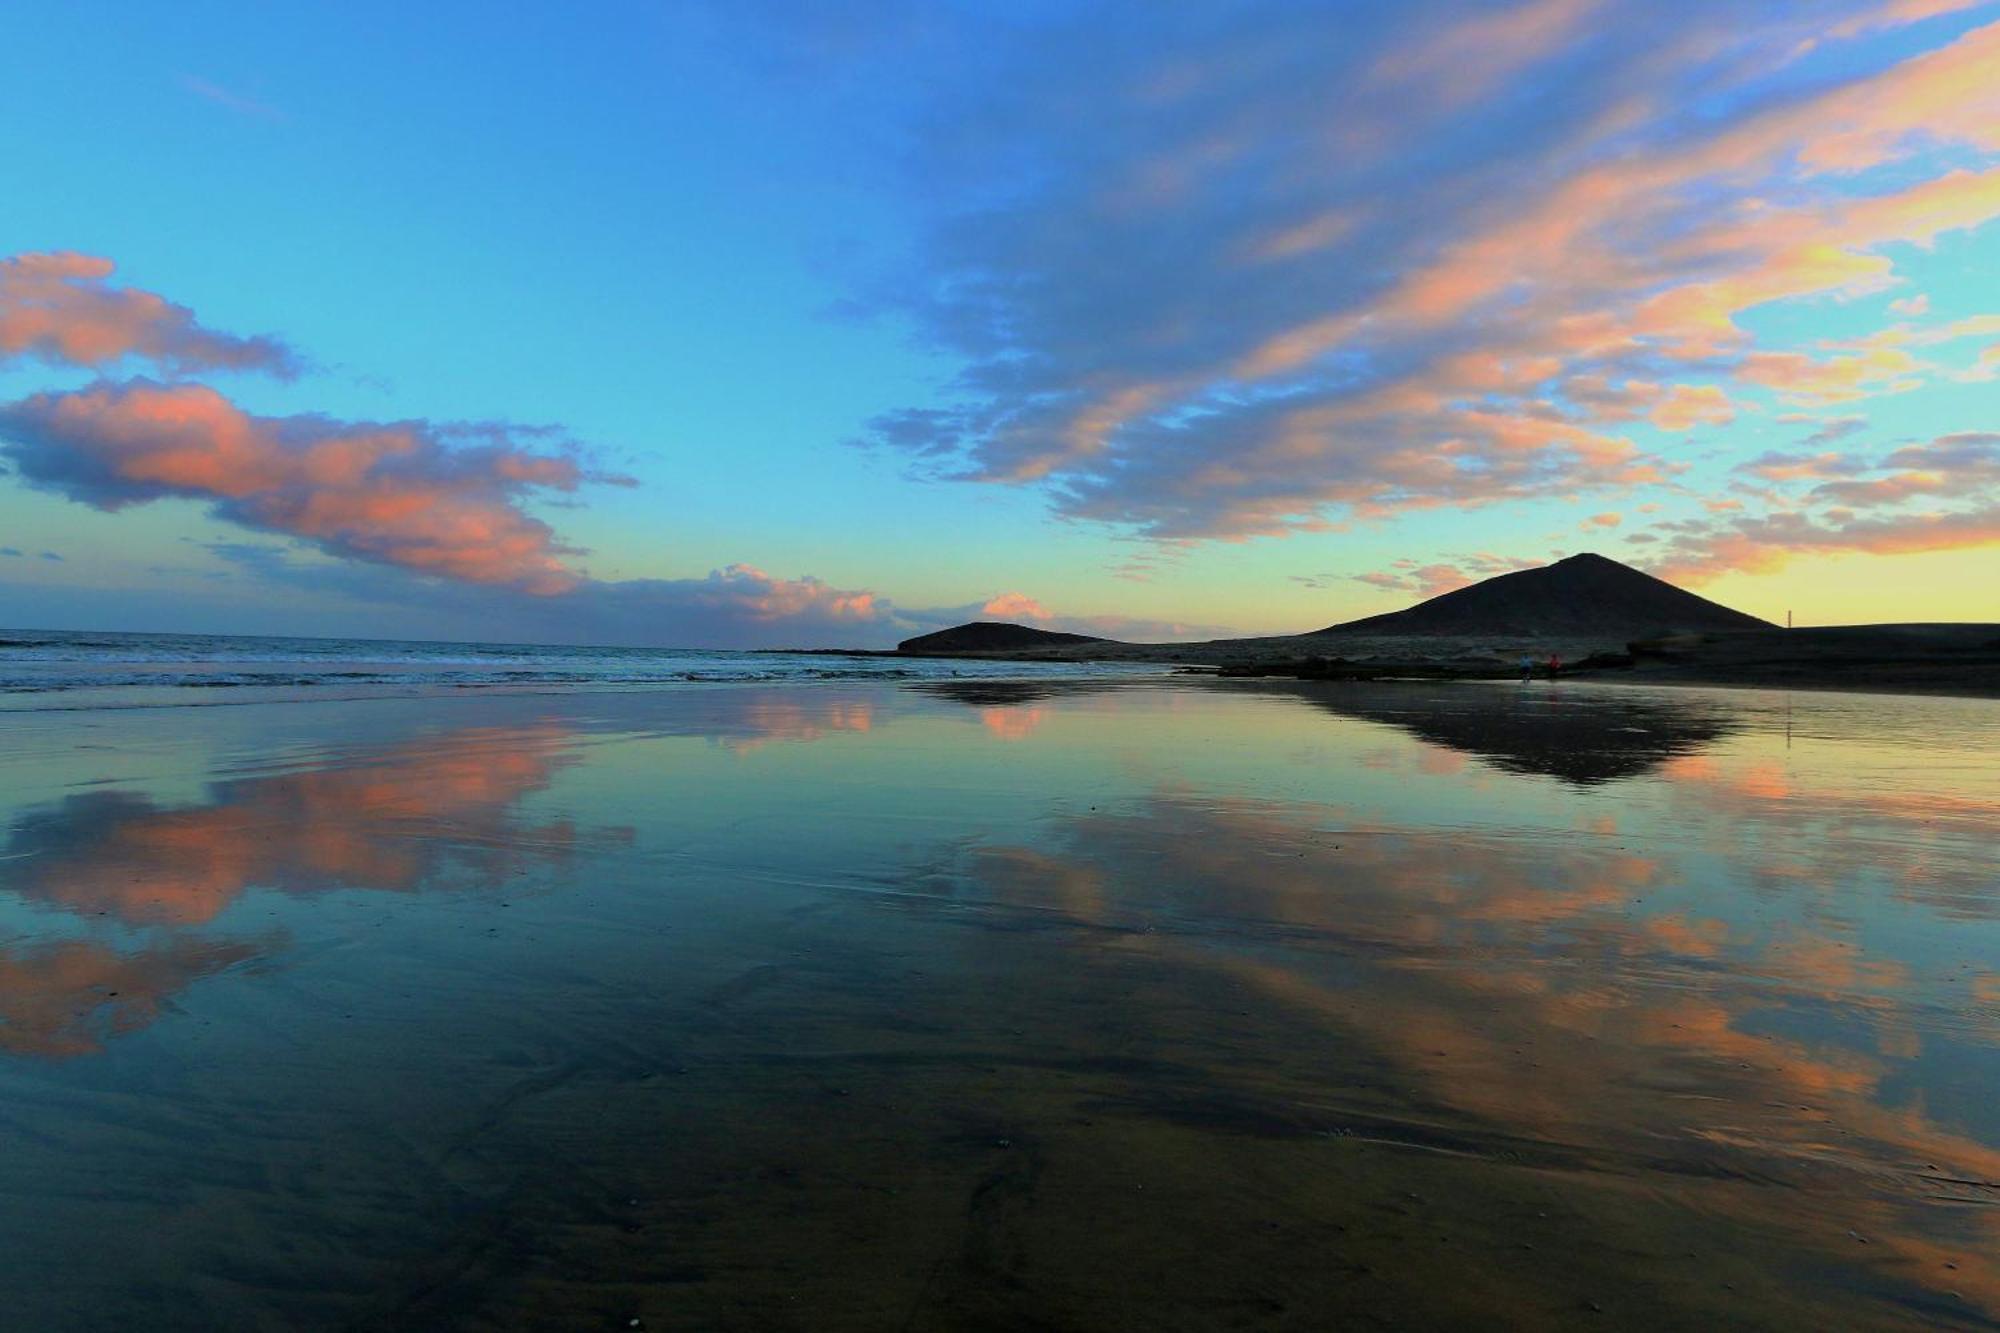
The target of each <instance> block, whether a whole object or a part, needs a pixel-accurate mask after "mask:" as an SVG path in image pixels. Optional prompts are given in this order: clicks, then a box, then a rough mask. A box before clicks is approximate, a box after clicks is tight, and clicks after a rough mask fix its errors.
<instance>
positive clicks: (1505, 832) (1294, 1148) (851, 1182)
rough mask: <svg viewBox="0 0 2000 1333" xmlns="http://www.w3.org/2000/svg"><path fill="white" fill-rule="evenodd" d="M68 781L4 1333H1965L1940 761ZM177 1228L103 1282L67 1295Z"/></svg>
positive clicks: (35, 795) (293, 751)
mask: <svg viewBox="0 0 2000 1333" xmlns="http://www.w3.org/2000/svg"><path fill="white" fill-rule="evenodd" d="M224 711H227V712H228V713H230V714H232V715H235V716H232V717H230V718H229V719H228V720H227V721H224V720H222V719H221V718H220V717H219V716H218V717H217V718H215V719H211V720H206V721H205V720H203V719H200V718H193V717H190V716H189V714H192V713H196V712H209V713H215V714H218V715H219V714H220V713H222V712H224ZM45 725H46V724H45ZM204 728H207V730H204ZM197 733H199V734H202V735H205V736H208V737H209V739H210V744H211V747H212V748H211V751H208V752H199V751H190V750H189V748H188V747H187V746H186V745H185V744H183V742H184V741H185V739H186V738H187V737H188V736H191V735H194V734H197ZM63 734H65V733H61V732H59V731H55V730H50V731H49V732H48V733H47V737H46V739H47V740H48V742H49V748H48V750H47V752H46V753H47V762H43V761H42V758H41V757H40V753H39V752H38V751H37V748H36V745H37V742H36V741H35V739H34V737H33V736H31V735H30V736H25V737H24V736H22V735H17V736H16V738H15V739H14V740H12V741H11V742H9V743H8V746H7V748H6V749H4V750H0V782H4V784H5V785H4V786H0V816H4V818H5V820H6V826H5V829H4V831H0V836H4V839H5V841H4V843H3V844H0V857H4V858H5V859H0V1096H4V1097H5V1098H6V1104H7V1105H9V1106H10V1107H11V1108H12V1110H11V1111H10V1115H11V1116H12V1118H13V1120H14V1122H15V1123H16V1125H17V1126H18V1127H19V1128H21V1129H23V1130H24V1131H26V1132H28V1133H30V1134H31V1135H35V1136H39V1141H41V1142H43V1143H44V1146H45V1150H44V1151H41V1152H38V1153H36V1154H31V1155H29V1156H28V1157H25V1158H17V1159H14V1160H12V1161H10V1162H7V1163H0V1188H4V1189H6V1190H7V1192H8V1194H9V1195H10V1197H12V1198H14V1199H16V1200H19V1201H22V1202H23V1205H24V1207H23V1208H21V1209H16V1210H15V1213H16V1221H15V1222H13V1223H0V1242H5V1243H6V1244H5V1245H0V1253H11V1254H12V1255H13V1256H14V1257H13V1258H12V1260H7V1259H0V1281H4V1282H5V1284H6V1285H7V1287H8V1289H9V1290H10V1291H11V1290H25V1291H28V1292H30V1293H31V1296H30V1298H29V1299H28V1302H27V1304H26V1305H25V1306H24V1311H25V1312H26V1313H28V1314H36V1313H37V1312H41V1313H46V1312H48V1311H52V1310H58V1309H66V1308H71V1306H73V1304H74V1303H75V1302H76V1301H79V1300H96V1301H100V1302H102V1304H103V1308H104V1309H105V1310H106V1311H107V1312H110V1313H115V1314H117V1315H120V1316H122V1317H125V1318H129V1319H131V1320H135V1321H138V1322H140V1323H145V1324H148V1325H149V1326H153V1327H161V1328H173V1327H202V1326H205V1324H213V1323H217V1322H227V1321H232V1320H234V1321H239V1322H240V1321H245V1320H251V1319H265V1320H270V1319H288V1320H293V1321H305V1322H312V1321H313V1320H322V1321H335V1320H354V1319H363V1320H366V1319H370V1318H373V1319H377V1320H378V1321H379V1320H384V1319H388V1320H390V1322H394V1320H395V1319H399V1318H400V1319H403V1320H405V1321H406V1322H407V1321H414V1322H416V1323H421V1324H424V1325H425V1326H441V1327H449V1326H456V1324H455V1321H457V1320H459V1319H460V1318H461V1317H462V1318H463V1319H464V1320H465V1321H466V1322H467V1324H468V1326H477V1325H478V1324H479V1321H480V1320H481V1319H485V1320H487V1321H488V1322H492V1321H494V1320H496V1319H499V1316H498V1315H497V1314H496V1313H495V1311H497V1310H501V1309H505V1310H510V1311H514V1312H515V1313H516V1314H518V1313H520V1312H521V1311H529V1310H532V1311H534V1312H535V1313H536V1317H538V1318H540V1319H541V1320H543V1321H544V1322H545V1323H547V1324H548V1325H549V1326H555V1327H562V1326H570V1325H572V1324H574V1325H575V1326H596V1325H595V1324H592V1323H591V1322H590V1321H591V1320H593V1319H594V1320H597V1322H598V1323H602V1322H604V1321H605V1320H606V1319H610V1318H613V1317H614V1316H615V1317H617V1322H620V1323H622V1322H623V1321H624V1319H626V1318H632V1317H639V1316H640V1315H641V1314H643V1315H644V1317H645V1318H646V1320H647V1324H648V1326H652V1327H660V1326H667V1327H672V1326H685V1327H713V1326H728V1325H730V1324H732V1323H735V1324H740V1325H743V1326H753V1325H757V1324H760V1323H761V1324H774V1323H775V1324H784V1323H786V1322H787V1319H786V1318H785V1317H784V1316H783V1312H784V1311H785V1310H786V1309H787V1308H788V1307H787V1305H786V1304H785V1302H786V1301H789V1300H790V1299H792V1298H794V1297H796V1296H798V1295H799V1293H801V1292H806V1293H810V1296H811V1299H813V1300H814V1301H816V1302H818V1305H817V1307H816V1308H818V1309H820V1310H821V1311H822V1313H823V1314H824V1316H825V1320H826V1322H828V1323H831V1324H840V1323H847V1324H851V1325H853V1326H878V1325H879V1324H880V1323H881V1322H883V1321H884V1320H886V1321H887V1322H888V1323H889V1324H890V1326H895V1325H897V1324H898V1323H901V1322H902V1321H904V1320H905V1319H906V1318H909V1317H913V1318H914V1322H912V1323H910V1324H909V1326H912V1327H923V1326H960V1325H973V1326H992V1325H999V1324H1007V1323H1013V1322H1018V1321H1019V1320H1021V1319H1024V1318H1028V1317H1031V1316H1037V1315H1039V1316H1042V1317H1047V1318H1049V1319H1051V1320H1053V1321H1054V1322H1057V1323H1063V1322H1065V1321H1067V1322H1070V1323H1075V1324H1079V1325H1104V1324H1107V1323H1118V1322H1128V1323H1130V1324H1131V1325H1132V1326H1135V1327H1136V1326H1162V1325H1163V1324H1165V1325H1171V1324H1172V1323H1173V1322H1174V1318H1177V1317H1181V1316H1174V1315H1173V1314H1172V1312H1173V1311H1181V1312H1182V1314H1183V1315H1185V1313H1186V1311H1189V1310H1197V1311H1199V1310H1204V1309H1205V1310H1207V1311H1208V1314H1209V1315H1211V1316H1213V1318H1207V1317H1197V1316H1194V1315H1187V1316H1186V1317H1187V1318H1191V1319H1193V1320H1194V1322H1195V1323H1198V1324H1205V1323H1210V1322H1232V1321H1233V1322H1244V1323H1249V1324H1257V1323H1260V1322H1266V1323H1279V1324H1282V1323H1283V1322H1284V1320H1285V1319H1291V1320H1293V1321H1294V1322H1295V1323H1297V1325H1298V1326H1301V1327H1311V1326H1319V1325H1318V1324H1317V1323H1316V1318H1320V1317H1325V1316H1328V1315H1330V1314H1339V1315H1340V1316H1342V1317H1346V1318H1351V1319H1353V1320H1355V1321H1357V1322H1360V1323H1363V1324H1365V1323H1366V1321H1368V1320H1370V1319H1374V1318H1376V1317H1378V1316H1386V1315H1388V1314H1390V1313H1394V1312H1399V1311H1400V1312H1401V1314H1402V1316H1403V1317H1404V1319H1405V1320H1406V1321H1407V1322H1411V1323H1416V1324H1422V1323H1423V1322H1424V1321H1425V1320H1426V1319H1430V1320H1433V1321H1445V1322H1453V1321H1456V1322H1464V1321H1466V1320H1468V1319H1471V1320H1473V1321H1474V1322H1477V1321H1479V1320H1481V1319H1484V1320H1486V1321H1487V1322H1495V1323H1505V1324H1510V1325H1512V1326H1562V1325H1563V1324H1565V1323H1566V1322H1567V1321H1568V1320H1570V1319H1572V1318H1574V1317H1576V1316H1577V1314H1578V1312H1579V1311H1583V1312H1585V1313H1590V1311H1589V1306H1590V1305H1592V1304H1597V1305H1605V1304H1606V1303H1607V1302H1608V1303H1609V1304H1610V1305H1611V1307H1613V1308H1612V1309H1611V1310H1610V1313H1611V1314H1612V1315H1613V1316H1614V1317H1616V1316H1617V1315H1618V1314H1619V1312H1620V1311H1621V1310H1622V1311H1623V1312H1624V1314H1625V1317H1626V1319H1627V1322H1628V1325H1629V1324H1630V1323H1642V1324H1651V1325H1656V1326H1662V1327H1682V1326H1685V1327H1704V1326H1711V1325H1713V1324H1714V1323H1715V1322H1717V1321H1729V1320H1735V1321H1738V1322H1739V1323H1740V1324H1742V1325H1743V1326H1751V1327H1760V1326H1771V1327H1778V1326H1785V1325H1787V1324H1791V1325H1794V1326H1796V1325H1797V1324H1798V1323H1799V1322H1800V1321H1807V1322H1810V1321H1814V1320H1819V1321H1822V1323H1824V1321H1826V1320H1829V1319H1832V1320H1836V1321H1843V1320H1844V1321H1846V1322H1847V1323H1849V1324H1851V1325H1853V1326H1859V1327H1874V1326H1880V1327H1902V1326H1908V1327H1919V1326H1924V1325H1925V1324H1927V1323H1932V1322H1946V1323H1948V1324H1954V1323H1955V1324H1958V1325H1962V1326H1966V1327H1983V1326H1988V1325H1989V1324H1990V1323H1991V1322H1992V1321H1994V1320H1995V1319H2000V1279H1996V1277H1995V1271H1996V1269H1995V1265H1994V1259H1995V1256H1996V1255H2000V1112H1996V1111H1995V1109H1994V1108H1995V1106H1996V1105H2000V961H1996V960H2000V897H1996V894H1995V889H1994V881H1995V878H1996V876H1995V873H1994V870H1995V854H1994V852H1993V850H1992V829H1993V828H1994V826H1995V821H1996V818H2000V774H1996V773H1995V772H1993V770H1992V766H1991V765H1990V764H1988V763H1984V762H1982V761H1981V756H1982V755H1990V754H1991V753H1992V752H1993V749H1994V746H1995V745H1996V743H2000V721H1996V716H1995V714H1994V713H1993V712H1992V707H1991V705H1988V704H1983V703H1966V702H1957V701H1949V700H1931V699H1909V700H1894V699H1891V700H1875V701H1871V702H1870V703H1869V704H1868V705H1867V706H1866V707H1863V706H1861V705H1858V704H1857V703H1856V702H1855V700H1854V698H1853V697H1851V696H1821V697H1817V698H1814V697H1806V696H1800V697H1796V698H1793V699H1790V700H1785V699H1783V698H1782V697H1781V696H1767V695H1757V694H1728V693H1722V692H1709V691H1686V692H1680V693H1675V692H1666V691H1662V692H1647V693H1642V692H1636V691H1588V690H1574V689H1557V688H1554V687H1550V686H1546V685H1541V684H1538V685H1535V686H1532V687H1525V688H1522V689H1513V688H1509V689H1506V690H1500V689H1488V688H1486V687H1474V688H1470V689H1457V690H1452V689H1449V688H1443V689H1441V688H1440V687H1435V686H1414V687H1409V688H1398V687H1393V686H1383V687H1374V686H1362V687H1356V686H1339V685H1335V686H1297V687H1294V686H1290V685H1275V684H1272V683H1267V682H1246V683H1243V684H1242V687H1241V688H1236V687H1235V686H1234V684H1233V683H1224V684H1216V683H1213V682H1199V681H1189V682H1182V683H1179V684H1176V685H1171V686H1153V687H1147V688H1122V689H1121V688H1093V689H1079V690H1071V691H1041V690H1024V691H1009V690H1008V689H1006V688H1005V687H1003V686H998V685H995V684H994V683H991V682H980V683H977V684H976V685H968V686H967V687H966V688H965V689H963V690H958V691H954V690H953V689H951V688H949V683H947V685H945V686H932V687H928V688H925V689H922V690H914V689H894V688H870V689H865V690H864V689H853V688H849V687H841V686H825V687H817V686H808V687H787V688H781V689H766V688H758V687H742V688H727V689H712V690H689V691H683V692H679V693H674V694H659V695H623V696H586V695H577V696H569V697H560V696H544V697H537V698H533V699H514V700H497V699H484V700H478V699H467V700H463V701H456V700H452V701H442V702H439V701H423V702H421V703H416V702H396V701H387V702H382V703H374V704H336V705H330V706H326V707H323V708H318V709H315V708H313V707H311V706H295V707H256V708H247V709H231V710H156V711H152V712H148V713H146V715H144V716H132V717H126V718H105V717H102V716H100V717H98V718H96V719H94V725H93V727H92V729H91V735H92V736H93V744H95V745H97V746H98V747H99V749H100V752H101V755H102V757H101V758H98V759H89V760H87V761H86V760H83V759H79V758H78V757H77V755H76V754H75V753H73V752H62V753H61V754H59V752H58V750H57V749H56V746H55V740H56V738H58V737H60V736H61V735H63ZM216 737H222V738H224V739H223V740H217V739H215V738H216ZM225 741H226V743H225ZM1913 753H1921V754H1922V756H1923V759H1922V762H1921V763H1920V764H1913V763H1912V762H1911V756H1912V754H1913ZM189 754H196V755H197V757H196V758H187V757H186V756H188V755H189ZM79 765H81V767H79ZM383 890H387V891H389V892H387V893H383V892H381V891H383ZM246 1173H247V1174H246ZM109 1179H116V1180H118V1181H120V1182H122V1183H121V1184H120V1185H119V1187H118V1189H119V1191H121V1193H120V1198H121V1200H122V1201H121V1202H120V1203H118V1204H117V1205H116V1206H115V1207H113V1206H109V1205H93V1204H92V1203H91V1202H90V1200H91V1199H92V1198H93V1197H95V1195H94V1193H93V1191H97V1192H99V1193H101V1191H102V1189H103V1188H104V1186H105V1182H106V1181H107V1180H109ZM253 1179H254V1180H255V1181H258V1182H262V1183H260V1184H251V1183H249V1182H250V1181H252V1180H253ZM1253 1180H1254V1181H1258V1182H1261V1183H1260V1184H1259V1186H1258V1188H1257V1189H1255V1190H1249V1189H1248V1182H1251V1181H1253ZM1121 1182H1124V1183H1121ZM1147 1183H1150V1184H1151V1186H1152V1189H1153V1191H1154V1193H1153V1195H1152V1196H1151V1199H1150V1201H1149V1200H1148V1196H1146V1195H1143V1194H1138V1193H1136V1190H1137V1189H1138V1188H1140V1187H1143V1185H1145V1184H1147ZM196 1198H200V1199H205V1200H208V1201H209V1202H208V1204H205V1205H204V1210H203V1211H202V1212H201V1213H200V1214H199V1216H200V1217H201V1218H203V1219H205V1220H203V1221H200V1222H197V1223H192V1224H189V1225H187V1226H186V1227H185V1228H184V1229H183V1230H182V1231H181V1232H177V1233H176V1236H177V1238H176V1239H175V1240H173V1241H172V1242H171V1243H167V1244H165V1245H164V1248H162V1249H160V1250H159V1252H158V1253H157V1254H156V1255H154V1257H152V1258H149V1259H146V1260H140V1259H137V1258H134V1259H131V1260H129V1261H126V1262H127V1264H128V1265H129V1270H130V1271H121V1270H118V1269H117V1265H116V1264H115V1263H113V1265H112V1268H113V1272H112V1277H111V1278H110V1279H108V1280H107V1279H106V1278H105V1276H104V1274H103V1272H102V1271H100V1270H99V1269H97V1268H91V1269H90V1271H88V1272H86V1271H84V1270H83V1269H82V1268H80V1267H79V1266H78V1265H77V1263H76V1262H75V1261H74V1260H73V1259H66V1258H65V1256H66V1255H69V1254H70V1252H71V1247H73V1246H74V1245H75V1244H76V1243H77V1242H78V1240H79V1239H80V1238H82V1237H87V1236H97V1235H99V1234H110V1235H113V1236H121V1235H127V1233H128V1232H129V1236H132V1237H136V1236H138V1235H141V1234H150V1233H151V1231H153V1230H156V1229H157V1228H158V1226H160V1225H161V1224H162V1223H163V1221H164V1220H165V1219H167V1218H169V1217H179V1218H186V1217H187V1216H189V1214H188V1213H187V1212H186V1210H187V1208H188V1207H189V1205H190V1200H192V1199H196ZM627 1200H629V1202H627ZM36 1204H39V1205H40V1207H39V1209H37V1208H36V1207H32V1206H29V1205H36ZM28 1213H33V1214H35V1215H36V1216H37V1217H38V1218H39V1219H40V1221H39V1223H38V1225H37V1226H36V1227H34V1228H26V1227H25V1226H24V1225H23V1224H21V1223H20V1221H19V1218H20V1217H21V1216H25V1215H26V1214H28ZM1274 1219H1276V1220H1274ZM107 1228H108V1232H107ZM496 1228H497V1230H496ZM941 1237H943V1238H945V1239H946V1240H948V1242H949V1243H945V1244H942V1245H941V1243H940V1238H941ZM482 1238H483V1239H482ZM301 1256H304V1257H301ZM424 1256H434V1257H433V1258H426V1257H424ZM94 1262H97V1263H102V1262H105V1261H103V1260H102V1259H101V1258H100V1259H99V1260H97V1261H94ZM1245 1274H1248V1275H1252V1276H1243V1275H1245ZM1443 1274H1451V1275H1453V1281H1452V1282H1448V1283H1445V1282H1440V1281H1439V1277H1440V1275H1443ZM1238 1288H1241V1290H1238ZM1224 1289H1228V1291H1229V1292H1233V1293H1234V1294H1229V1295H1227V1296H1226V1298H1225V1295H1224ZM358 1290H367V1291H371V1292H375V1293H377V1295H375V1296H371V1297H369V1298H368V1299H367V1300H362V1299H361V1298H359V1297H355V1296H352V1294H351V1293H352V1292H354V1291H358ZM394 1291H404V1292H406V1293H412V1294H410V1295H409V1297H408V1299H409V1300H410V1301H413V1302H416V1303H415V1304H411V1305H408V1306H398V1305H395V1304H394V1303H393V1302H391V1304H389V1305H386V1306H385V1305H383V1304H381V1302H382V1301H384V1300H389V1299H390V1298H389V1297H388V1296H385V1295H382V1294H381V1293H384V1292H394ZM343 1292H347V1293H349V1295H342V1294H341V1293H343ZM426 1292H427V1293H431V1294H430V1295H425V1296H421V1297H420V1296H419V1295H417V1294H414V1293H426ZM440 1292H442V1293H445V1294H446V1296H448V1297H449V1301H457V1302H460V1303H461V1305H460V1306H456V1307H454V1306H451V1305H450V1303H449V1301H447V1303H446V1304H445V1305H439V1304H437V1302H438V1301H439V1300H444V1299H445V1297H443V1296H439V1295H438V1293H440ZM34 1293H40V1294H39V1295H34ZM92 1293H95V1295H92ZM148 1293H150V1294H148ZM162 1293H170V1294H171V1293H177V1294H175V1295H171V1296H170V1295H163V1294H162ZM871 1293H872V1294H871ZM1641 1297H1643V1299H1641ZM1211 1300H1213V1301H1217V1302H1220V1304H1215V1305H1213V1306H1208V1305H1203V1304H1202V1303H1203V1302H1208V1301H1211ZM1634 1301H1639V1304H1637V1305H1634V1304H1632V1302H1634ZM1190 1302H1192V1303H1193V1304H1190ZM1621 1302H1623V1304H1621ZM1638 1310H1644V1311H1645V1312H1646V1313H1645V1314H1644V1316H1643V1317H1641V1316H1640V1315H1638V1314H1637V1313H1636V1312H1637V1311H1638ZM481 1312H483V1313H481ZM1260 1312H1261V1313H1260ZM475 1315H476V1316H477V1317H475ZM1281 1315H1282V1316H1283V1317H1282V1318H1281V1317H1280V1316H1281ZM600 1316H601V1317H600ZM1128 1316H1129V1318H1128ZM1299 1321H1303V1322H1299Z"/></svg>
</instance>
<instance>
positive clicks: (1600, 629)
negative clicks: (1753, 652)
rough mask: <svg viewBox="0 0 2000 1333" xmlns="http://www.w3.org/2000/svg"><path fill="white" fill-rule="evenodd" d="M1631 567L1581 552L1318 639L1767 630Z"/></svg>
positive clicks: (1630, 635) (1330, 631) (1756, 621)
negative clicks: (1338, 635)
mask: <svg viewBox="0 0 2000 1333" xmlns="http://www.w3.org/2000/svg"><path fill="white" fill-rule="evenodd" d="M1774 628H1776V627H1775V626H1774V625H1772V624H1771V622H1770V621H1768V620H1759V619H1758V618H1757V617H1755V616H1751V615H1745V614H1744V613H1743V612H1741V611H1733V610H1731V609H1730V608H1728V607H1726V606H1723V605H1721V604H1720V603H1718V602H1711V601H1709V600H1708V599H1707V598H1706V597H1697V596H1695V595H1694V594H1693V593H1691V592H1688V591H1686V590H1685V589H1682V588H1676V587H1675V586H1674V585H1673V584H1671V583H1668V582H1666V581H1664V580H1662V579H1656V578H1654V577H1653V576H1652V575H1651V574H1644V573H1641V572H1640V571H1638V570H1636V569H1634V568H1632V567H1631V566H1630V565H1621V564H1619V563H1618V562H1617V561H1616V560H1610V559H1607V558H1606V557H1604V556H1601V555H1596V554H1592V553H1588V552H1586V553H1585V554H1583V555H1573V556H1570V557H1569V558H1568V559H1566V560H1558V561H1556V562H1555V563H1554V564H1553V565H1543V566H1542V567H1541V568H1539V569H1523V570H1520V571H1518V572H1516V573H1513V574H1501V575H1498V576H1496V577H1494V578H1490V579H1486V580H1484V581H1482V582H1479V583H1475V584H1473V585H1472V586H1470V587H1467V588H1460V589H1458V590H1457V591H1456V592H1448V593H1445V594H1443V595H1442V596H1439V597H1433V598H1431V599H1430V600H1429V601H1427V602H1419V603H1417V604H1416V605H1415V606H1412V607H1409V608H1408V609H1406V610H1402V611H1392V612H1390V613H1389V614H1387V615H1380V616H1369V617H1368V618H1367V619H1365V620H1350V621H1348V622H1347V623H1345V624H1342V625H1332V626H1329V627H1328V628H1326V629H1323V630H1318V631H1316V633H1317V634H1371V635H1389V634H1412V635H1415V634H1504V635H1510V636H1511V635H1542V636H1546V637H1551V638H1554V637H1558V636H1564V635H1595V636H1599V637H1607V638H1622V639H1643V638H1651V637H1655V636H1659V635H1664V634H1691V633H1700V632H1703V631H1710V630H1746V629H1774Z"/></svg>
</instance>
